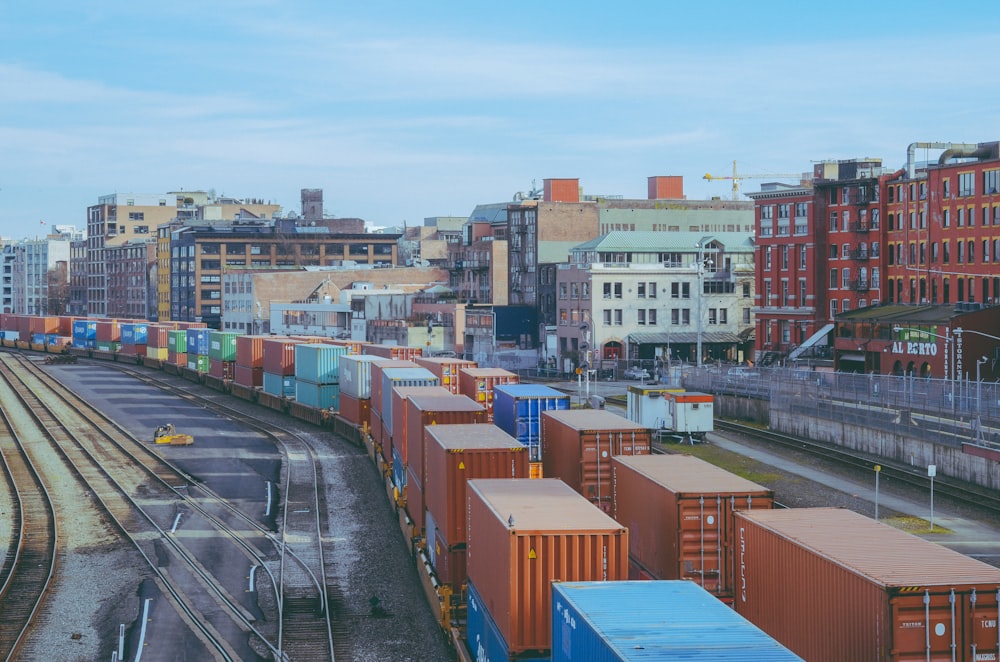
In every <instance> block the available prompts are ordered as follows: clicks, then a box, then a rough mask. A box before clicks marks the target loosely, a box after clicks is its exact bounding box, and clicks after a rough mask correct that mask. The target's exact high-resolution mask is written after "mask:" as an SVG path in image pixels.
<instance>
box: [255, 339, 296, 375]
mask: <svg viewBox="0 0 1000 662" xmlns="http://www.w3.org/2000/svg"><path fill="white" fill-rule="evenodd" d="M261 344H262V348H261V362H262V364H263V366H264V372H265V373H268V372H269V373H271V374H272V375H282V376H285V377H294V376H295V344H296V343H295V342H294V341H292V340H291V339H290V338H285V337H282V336H274V337H268V338H264V339H263V340H262V341H261Z"/></svg>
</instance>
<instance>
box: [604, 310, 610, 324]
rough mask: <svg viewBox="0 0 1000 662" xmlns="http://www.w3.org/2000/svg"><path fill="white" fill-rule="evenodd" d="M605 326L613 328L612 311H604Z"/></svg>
mask: <svg viewBox="0 0 1000 662" xmlns="http://www.w3.org/2000/svg"><path fill="white" fill-rule="evenodd" d="M604 326H611V309H610V308H605V309H604Z"/></svg>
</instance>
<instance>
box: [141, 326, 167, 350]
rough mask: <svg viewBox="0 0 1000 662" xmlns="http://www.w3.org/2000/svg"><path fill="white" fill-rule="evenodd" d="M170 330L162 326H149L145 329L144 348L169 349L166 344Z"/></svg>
mask: <svg viewBox="0 0 1000 662" xmlns="http://www.w3.org/2000/svg"><path fill="white" fill-rule="evenodd" d="M169 336H170V329H169V328H168V327H166V326H164V325H163V324H150V325H149V326H147V327H146V346H147V347H157V348H160V349H162V348H164V347H169V346H170V343H169V342H168V339H169Z"/></svg>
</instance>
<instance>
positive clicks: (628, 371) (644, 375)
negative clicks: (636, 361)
mask: <svg viewBox="0 0 1000 662" xmlns="http://www.w3.org/2000/svg"><path fill="white" fill-rule="evenodd" d="M624 374H625V379H642V380H646V379H649V371H648V370H646V369H645V368H639V367H632V368H625V373H624Z"/></svg>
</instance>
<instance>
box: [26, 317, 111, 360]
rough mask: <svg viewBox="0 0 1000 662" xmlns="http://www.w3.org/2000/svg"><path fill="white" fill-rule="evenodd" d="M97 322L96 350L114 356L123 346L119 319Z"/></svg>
mask: <svg viewBox="0 0 1000 662" xmlns="http://www.w3.org/2000/svg"><path fill="white" fill-rule="evenodd" d="M96 323H97V330H96V332H95V334H94V335H95V336H96V342H95V350H96V351H98V352H101V353H102V354H104V358H114V355H115V354H117V353H118V352H119V351H120V350H121V348H122V329H121V324H120V323H119V321H118V320H116V319H110V318H102V319H99V320H96ZM22 340H23V338H22Z"/></svg>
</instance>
